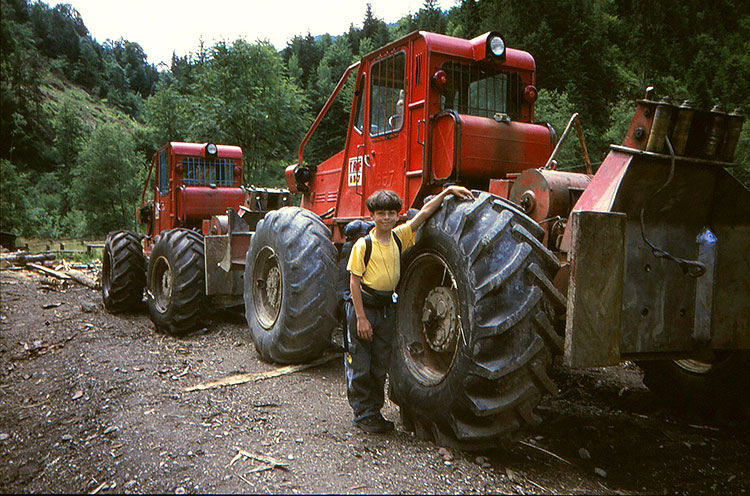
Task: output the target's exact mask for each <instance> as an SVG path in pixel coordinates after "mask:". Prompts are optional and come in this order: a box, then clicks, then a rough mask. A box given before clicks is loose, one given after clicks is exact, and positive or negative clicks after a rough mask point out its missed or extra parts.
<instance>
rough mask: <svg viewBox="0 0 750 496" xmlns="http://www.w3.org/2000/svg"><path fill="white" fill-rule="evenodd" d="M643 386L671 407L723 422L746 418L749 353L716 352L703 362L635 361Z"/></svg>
mask: <svg viewBox="0 0 750 496" xmlns="http://www.w3.org/2000/svg"><path fill="white" fill-rule="evenodd" d="M638 366H640V367H641V369H642V370H643V374H644V376H643V383H644V384H645V385H646V386H648V388H649V389H651V390H652V391H653V392H654V393H656V395H657V396H658V397H659V398H660V399H662V400H664V401H666V402H667V403H669V404H671V405H672V406H674V407H677V408H680V409H685V410H688V411H692V412H697V413H699V414H701V415H703V416H705V417H708V418H711V419H715V420H723V421H743V420H747V419H750V401H748V397H749V396H750V353H748V352H741V351H735V352H716V354H715V356H714V357H712V358H711V359H706V360H693V359H685V360H654V361H642V362H638Z"/></svg>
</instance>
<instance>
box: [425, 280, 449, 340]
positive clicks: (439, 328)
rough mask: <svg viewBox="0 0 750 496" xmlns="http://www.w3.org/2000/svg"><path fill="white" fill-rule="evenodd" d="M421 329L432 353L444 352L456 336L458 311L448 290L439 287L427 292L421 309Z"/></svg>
mask: <svg viewBox="0 0 750 496" xmlns="http://www.w3.org/2000/svg"><path fill="white" fill-rule="evenodd" d="M422 329H423V332H424V336H425V338H426V341H427V345H428V346H429V347H430V349H432V350H433V351H437V352H443V351H446V350H447V349H448V348H449V347H450V346H451V345H452V344H453V342H454V341H455V340H456V336H457V335H458V333H457V330H458V311H457V306H456V302H455V300H454V297H453V294H452V292H451V290H450V289H449V288H446V287H443V286H439V287H436V288H433V289H432V291H430V292H429V294H428V295H427V298H425V301H424V307H423V309H422Z"/></svg>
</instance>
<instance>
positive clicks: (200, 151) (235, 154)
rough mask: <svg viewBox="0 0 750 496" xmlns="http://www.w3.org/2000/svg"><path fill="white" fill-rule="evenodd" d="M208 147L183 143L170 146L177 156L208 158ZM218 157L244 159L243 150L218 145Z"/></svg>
mask: <svg viewBox="0 0 750 496" xmlns="http://www.w3.org/2000/svg"><path fill="white" fill-rule="evenodd" d="M206 145H208V143H183V142H182V141H171V142H170V143H169V146H170V147H171V148H172V151H173V152H174V153H175V155H192V156H198V157H205V156H206ZM216 148H217V152H216V156H217V157H221V158H242V148H240V147H239V146H234V145H216Z"/></svg>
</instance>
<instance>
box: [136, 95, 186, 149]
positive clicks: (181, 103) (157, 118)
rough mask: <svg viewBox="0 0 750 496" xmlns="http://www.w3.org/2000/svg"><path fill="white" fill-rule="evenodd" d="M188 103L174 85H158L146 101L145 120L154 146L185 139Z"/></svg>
mask: <svg viewBox="0 0 750 496" xmlns="http://www.w3.org/2000/svg"><path fill="white" fill-rule="evenodd" d="M189 112H190V103H189V102H188V97H186V96H185V95H182V94H180V93H179V91H177V87H176V85H174V84H168V83H159V84H158V85H157V90H156V93H154V94H153V95H151V97H150V98H149V99H148V100H146V105H145V116H144V117H145V120H146V123H147V125H148V126H149V127H150V128H151V130H152V133H153V137H154V141H155V143H154V145H155V146H159V145H162V144H164V143H166V142H168V141H181V140H184V139H185V135H186V134H187V129H188V122H187V120H188V115H189Z"/></svg>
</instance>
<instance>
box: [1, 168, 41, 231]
mask: <svg viewBox="0 0 750 496" xmlns="http://www.w3.org/2000/svg"><path fill="white" fill-rule="evenodd" d="M28 188H29V178H28V175H26V174H24V173H22V172H20V171H19V170H18V169H17V167H16V166H15V165H13V164H12V163H11V162H10V161H8V160H5V159H1V160H0V230H2V231H7V232H16V233H19V234H24V235H26V234H29V233H31V232H33V231H34V226H32V225H31V223H30V221H29V210H30V208H31V204H30V203H31V202H30V196H29V194H28V193H29V192H28Z"/></svg>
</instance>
